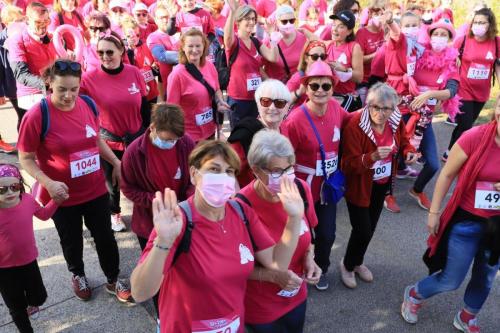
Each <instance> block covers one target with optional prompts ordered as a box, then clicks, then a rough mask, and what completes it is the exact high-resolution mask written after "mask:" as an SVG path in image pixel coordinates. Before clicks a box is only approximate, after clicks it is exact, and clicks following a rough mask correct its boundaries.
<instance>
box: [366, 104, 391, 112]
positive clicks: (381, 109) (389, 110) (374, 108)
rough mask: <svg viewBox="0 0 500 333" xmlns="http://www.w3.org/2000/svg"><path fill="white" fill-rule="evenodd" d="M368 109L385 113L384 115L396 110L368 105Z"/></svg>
mask: <svg viewBox="0 0 500 333" xmlns="http://www.w3.org/2000/svg"><path fill="white" fill-rule="evenodd" d="M368 107H369V108H370V110H371V111H374V112H379V113H384V114H388V113H390V112H392V111H394V108H389V107H382V106H378V105H368Z"/></svg>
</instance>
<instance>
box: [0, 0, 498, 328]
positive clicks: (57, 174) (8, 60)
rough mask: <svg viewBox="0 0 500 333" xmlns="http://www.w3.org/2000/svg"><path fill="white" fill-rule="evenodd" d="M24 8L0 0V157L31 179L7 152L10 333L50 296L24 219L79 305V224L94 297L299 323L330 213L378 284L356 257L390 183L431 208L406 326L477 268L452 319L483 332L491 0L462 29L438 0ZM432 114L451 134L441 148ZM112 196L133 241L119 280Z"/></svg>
mask: <svg viewBox="0 0 500 333" xmlns="http://www.w3.org/2000/svg"><path fill="white" fill-rule="evenodd" d="M38 1H39V2H38ZM38 1H25V0H4V1H2V2H0V10H1V16H0V17H1V28H2V30H1V32H0V45H1V46H2V47H1V50H0V60H1V64H0V65H1V66H0V104H5V103H6V101H7V100H8V101H10V103H11V104H12V106H13V108H14V109H15V111H16V113H17V116H18V120H19V121H18V128H17V129H18V131H19V138H18V142H17V145H16V146H15V147H14V146H11V145H9V144H7V143H6V142H4V141H3V140H1V137H0V151H1V152H4V153H15V152H17V153H18V156H19V162H20V165H21V167H22V169H23V170H24V172H25V175H29V176H31V177H32V178H33V179H34V180H35V184H34V185H33V186H32V188H31V191H29V193H28V192H26V189H25V184H24V180H23V177H22V174H21V172H20V170H19V168H18V167H16V166H15V165H12V164H8V163H3V162H2V163H0V292H1V295H2V297H3V300H4V302H5V304H6V306H7V307H8V309H9V312H10V315H11V316H12V319H13V321H14V323H15V325H16V327H17V328H18V330H19V331H20V332H23V333H24V332H33V328H32V326H31V322H30V317H33V316H36V315H38V314H39V312H40V308H39V307H40V306H41V305H42V304H43V303H44V302H45V300H46V298H47V291H46V289H45V287H44V284H43V277H42V275H41V273H40V269H39V267H38V264H37V256H38V252H37V247H36V242H35V236H34V231H33V225H32V223H33V222H32V221H33V216H36V217H37V218H40V219H42V220H47V219H49V218H52V219H53V221H54V224H55V229H56V231H57V234H58V236H59V238H60V244H61V248H62V254H63V256H64V259H65V261H66V264H67V268H68V270H69V272H70V273H71V276H72V277H71V281H68V282H70V284H71V287H72V289H73V291H74V293H75V295H76V297H78V298H79V299H81V300H82V301H89V300H91V298H92V289H91V286H90V285H89V282H88V280H87V278H86V275H85V268H84V262H83V247H84V245H83V236H82V228H83V224H85V226H86V228H87V229H88V230H89V231H90V234H91V236H92V238H93V240H94V242H95V250H96V252H97V256H98V258H99V264H100V267H101V269H102V271H103V273H104V275H105V276H106V280H107V281H106V284H105V290H106V291H107V292H109V293H110V294H111V295H113V296H114V297H116V298H117V300H118V301H119V302H121V303H125V304H128V305H135V304H137V303H138V302H144V301H147V300H149V299H153V302H154V305H155V311H156V314H157V318H158V319H157V323H158V328H157V329H158V331H159V332H162V333H167V332H176V333H177V332H215V331H217V332H219V331H220V332H233V333H236V332H254V333H267V332H270V333H271V332H273V333H276V332H282V333H294V332H297V333H298V332H302V331H303V330H304V326H305V317H306V308H307V298H308V287H307V285H308V284H310V285H313V286H314V287H315V288H316V289H317V290H318V291H323V290H326V289H328V288H329V284H330V281H331V278H332V275H333V274H332V273H331V272H330V271H331V267H330V266H331V262H330V257H331V256H330V255H331V251H332V247H333V245H334V243H335V236H336V212H337V204H338V203H339V202H340V201H341V200H342V198H344V199H345V202H346V204H347V209H348V213H349V220H350V223H351V226H352V230H351V234H350V236H349V240H348V243H347V246H346V249H345V255H344V256H343V258H342V259H341V261H340V262H339V263H338V273H339V276H340V279H341V281H342V282H343V284H344V285H345V286H346V287H347V288H351V289H354V288H356V287H357V284H358V279H359V280H361V281H364V282H367V283H369V282H372V281H373V280H374V279H375V278H376V277H374V275H373V273H372V272H371V270H370V269H369V267H368V266H369V265H367V264H366V263H365V255H366V252H367V251H368V248H369V245H370V242H371V239H372V237H373V235H374V233H375V231H376V226H377V223H378V221H379V219H380V217H381V213H382V210H383V209H384V208H385V209H387V210H388V211H390V212H392V213H400V212H401V207H400V206H399V204H398V202H397V198H396V197H395V195H394V193H395V191H394V188H395V186H396V185H397V179H404V178H409V179H414V183H413V185H412V187H411V189H410V190H409V192H408V195H409V196H410V197H411V198H413V199H414V202H415V204H417V205H418V206H420V207H421V208H422V209H423V210H425V211H426V213H427V214H428V217H427V221H428V223H427V225H428V229H429V238H428V249H427V251H426V253H425V254H424V262H425V264H426V265H427V266H428V268H429V273H430V274H429V276H427V277H425V278H423V279H422V280H420V281H418V282H416V283H414V284H410V285H409V286H408V287H407V288H406V289H405V290H404V293H403V290H402V291H401V292H402V294H403V295H404V296H403V302H402V306H401V315H402V317H403V319H404V320H405V321H406V322H408V323H410V324H416V323H417V319H418V312H419V310H420V308H421V307H422V305H423V303H424V301H425V300H426V299H428V298H430V297H432V296H434V295H437V294H439V293H443V292H446V291H451V290H454V289H457V288H458V287H459V286H460V285H461V284H462V282H463V281H464V280H465V278H466V275H467V272H468V270H469V268H470V267H471V266H472V276H471V278H470V281H469V282H468V286H467V289H466V291H465V296H464V304H463V306H462V309H461V310H460V311H459V312H458V313H457V314H456V316H455V318H454V320H453V326H454V327H455V328H457V329H458V330H460V331H462V332H466V333H477V332H480V328H479V325H478V321H477V315H478V313H479V312H480V310H481V308H482V306H483V304H484V302H485V301H486V299H487V297H488V294H489V292H490V290H491V288H492V285H493V282H494V280H495V276H496V274H497V272H498V270H499V268H500V261H499V257H500V168H498V165H500V96H499V97H498V98H497V99H496V102H495V106H494V109H495V111H494V115H493V117H492V119H491V121H489V122H487V123H485V124H482V125H479V126H476V127H473V125H474V122H475V121H476V120H477V118H478V116H479V114H480V113H481V110H482V109H483V107H484V105H485V103H486V102H487V101H488V100H489V98H490V95H491V85H492V83H494V82H495V81H496V82H497V83H498V84H500V37H498V30H497V22H496V18H495V13H494V12H493V11H492V10H491V9H490V8H488V7H487V5H486V4H485V3H483V2H477V3H473V4H470V5H471V8H470V15H469V17H468V18H467V22H464V24H463V25H462V26H460V27H457V28H455V25H457V22H456V20H455V18H454V15H453V11H452V6H451V0H441V1H439V0H437V1H435V0H406V1H389V0H371V1H369V4H368V5H367V7H366V8H362V7H361V5H360V3H359V2H358V1H357V0H338V1H329V2H328V1H326V0H304V1H302V2H300V3H297V2H296V1H294V0H278V1H274V0H248V1H247V0H244V1H240V0H225V1H224V0H206V1H201V0H200V1H195V0H176V1H174V0H158V1H152V0H137V2H134V1H131V0H130V1H129V0H111V1H109V0H91V1H86V0H81V1H79V0H54V2H53V3H52V1H51V0H38ZM436 112H442V113H445V114H446V115H447V117H448V119H447V122H448V123H450V124H452V125H454V126H455V128H454V130H453V133H452V135H451V138H450V143H449V147H448V150H446V151H443V152H439V151H438V147H437V143H436V137H435V134H434V131H433V117H434V114H435V113H436ZM225 119H226V120H228V126H229V132H230V133H229V135H227V132H225V131H223V129H224V120H225ZM226 126H227V123H226ZM440 160H441V161H442V162H444V164H443V166H441V164H440ZM415 163H417V164H421V165H422V168H421V169H420V170H417V169H416V168H413V167H412V166H411V165H413V164H415ZM440 169H441V172H440V174H439V176H438V178H437V181H436V185H435V189H434V194H433V196H432V198H431V199H429V197H428V196H427V195H426V194H425V191H424V190H425V188H426V186H427V185H428V184H429V182H430V181H431V180H432V179H433V178H434V176H435V175H436V173H438V171H439V170H440ZM455 179H456V186H455V187H454V188H453V189H452V187H451V184H452V182H454V181H455ZM451 189H452V196H451V198H450V199H449V200H448V201H447V202H445V197H446V195H447V193H448V192H449V191H450V190H451ZM122 194H123V195H124V196H125V197H126V198H128V199H129V200H130V201H131V202H132V203H133V212H132V218H131V230H132V232H133V233H135V234H136V236H137V241H138V244H139V246H140V249H141V250H142V255H141V257H140V258H138V264H137V266H136V267H135V269H134V271H133V273H132V275H131V277H130V283H129V282H128V279H126V278H122V277H121V276H120V257H119V249H118V245H117V242H116V239H115V235H114V232H120V231H125V230H126V229H127V226H126V225H125V223H124V222H123V221H122V217H121V207H120V197H121V195H122ZM443 207H444V208H443Z"/></svg>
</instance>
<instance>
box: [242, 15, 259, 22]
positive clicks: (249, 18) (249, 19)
mask: <svg viewBox="0 0 500 333" xmlns="http://www.w3.org/2000/svg"><path fill="white" fill-rule="evenodd" d="M243 21H248V22H257V18H256V17H255V16H251V17H248V16H247V17H244V18H243Z"/></svg>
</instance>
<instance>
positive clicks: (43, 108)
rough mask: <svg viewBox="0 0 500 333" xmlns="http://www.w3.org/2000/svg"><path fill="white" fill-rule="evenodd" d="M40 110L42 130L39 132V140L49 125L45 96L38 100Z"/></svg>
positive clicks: (41, 140) (43, 136) (47, 130)
mask: <svg viewBox="0 0 500 333" xmlns="http://www.w3.org/2000/svg"><path fill="white" fill-rule="evenodd" d="M40 111H41V112H42V131H41V132H40V142H43V140H45V137H46V136H47V133H48V132H49V127H50V114H49V103H48V102H47V99H46V98H45V97H44V98H42V100H41V101H40Z"/></svg>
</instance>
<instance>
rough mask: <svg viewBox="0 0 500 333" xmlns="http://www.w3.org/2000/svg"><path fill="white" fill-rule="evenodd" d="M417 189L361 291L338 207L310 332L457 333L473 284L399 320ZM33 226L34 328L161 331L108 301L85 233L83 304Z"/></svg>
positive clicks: (416, 254) (48, 241)
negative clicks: (351, 284) (89, 291)
mask: <svg viewBox="0 0 500 333" xmlns="http://www.w3.org/2000/svg"><path fill="white" fill-rule="evenodd" d="M0 119H1V121H0V133H1V134H2V136H3V138H4V139H5V140H6V141H9V142H11V143H15V142H16V140H17V134H16V131H15V124H16V115H15V112H14V111H13V110H12V109H11V108H9V106H8V105H7V106H5V105H4V106H0ZM433 125H434V129H435V131H436V135H437V139H438V145H439V149H440V151H441V152H442V151H443V149H444V148H445V146H446V145H447V143H448V139H449V136H450V133H451V131H452V127H450V126H449V125H446V124H444V123H440V122H435V123H434V124H433ZM0 161H2V162H3V161H9V162H17V157H16V156H15V155H5V154H1V153H0ZM411 184H412V183H411V181H409V180H402V181H398V183H397V186H396V196H397V198H398V201H399V203H400V205H401V208H402V210H403V211H402V213H400V214H393V213H389V212H387V211H384V212H383V214H382V216H381V218H380V222H379V225H378V228H377V231H376V233H375V236H374V238H373V240H372V243H371V245H370V247H369V249H368V253H367V255H366V258H365V264H366V265H367V266H368V267H369V268H370V269H371V270H372V272H373V274H374V277H375V281H374V282H373V283H370V284H366V283H363V282H360V281H358V287H357V288H356V289H355V290H350V289H347V288H345V287H344V286H343V285H342V283H341V282H340V277H339V270H338V263H339V261H340V259H341V258H342V256H343V255H344V252H345V247H346V243H347V240H348V237H349V233H350V230H351V227H350V224H349V218H348V215H347V209H346V207H345V203H344V202H341V203H340V204H339V208H338V212H337V240H336V242H335V245H334V247H333V251H332V255H331V261H332V266H331V269H330V271H329V273H328V276H329V278H330V288H329V289H328V290H327V291H323V292H319V291H317V290H315V289H314V288H311V289H310V294H309V299H308V305H307V306H308V309H307V321H306V329H305V332H308V333H312V332H339V333H364V332H383V333H401V332H419V333H420V332H422V333H424V332H429V333H431V332H432V333H434V332H437V333H446V332H456V330H455V329H454V328H453V326H452V322H453V317H454V315H455V313H456V311H458V310H459V309H460V308H461V306H462V302H463V301H462V299H463V293H464V290H465V286H466V283H467V280H466V281H465V283H464V284H463V285H462V286H461V288H460V289H459V290H457V291H455V292H451V293H447V294H444V295H438V296H436V297H434V298H432V299H430V300H428V301H426V302H425V305H424V306H423V308H422V310H421V312H420V321H419V323H418V324H417V325H409V324H407V323H406V322H404V321H403V319H402V318H401V315H400V314H399V310H400V305H401V301H402V295H403V290H404V288H405V286H407V285H409V284H411V283H414V282H416V281H417V280H419V279H421V278H423V277H425V276H426V274H427V271H426V267H425V266H424V264H423V262H422V261H421V257H422V254H423V252H424V250H425V240H426V237H427V231H426V227H425V223H426V216H427V215H426V213H425V212H424V211H423V210H422V209H420V208H419V207H418V206H417V204H416V203H415V202H414V201H413V199H411V198H410V197H409V196H408V194H407V191H408V189H409V188H410V187H411ZM433 186H434V183H433V182H432V183H431V184H429V185H428V187H427V188H426V192H427V193H428V195H429V196H430V195H431V194H432V190H433ZM123 207H124V214H125V215H126V222H128V220H129V218H130V216H129V215H130V212H131V205H130V203H128V202H126V201H124V202H123ZM127 215H128V216H127ZM34 225H35V230H36V231H35V234H36V239H37V244H38V249H39V252H40V255H39V258H38V261H39V265H40V268H41V271H42V276H43V278H44V282H45V286H46V288H47V291H48V294H49V298H48V300H47V302H46V303H45V304H44V305H43V307H42V311H41V315H40V318H39V319H37V320H35V321H33V326H34V328H35V332H86V333H91V332H122V333H127V332H154V330H155V323H154V320H153V317H152V316H151V304H150V303H146V304H142V305H138V306H135V307H125V306H123V305H121V304H118V303H117V302H116V301H115V300H114V299H113V298H112V297H110V296H109V295H107V294H106V293H105V291H104V288H103V284H104V283H105V278H104V276H103V274H102V272H101V270H100V268H99V264H98V261H97V256H96V254H95V250H94V249H93V244H92V240H91V238H90V237H89V235H88V232H87V231H85V232H84V235H85V239H86V242H85V250H84V261H85V264H86V274H87V276H88V278H89V280H90V283H91V285H92V287H93V288H94V292H93V295H94V296H93V298H92V300H91V301H89V302H81V301H79V300H78V299H76V298H75V297H74V296H73V293H72V291H71V285H70V278H71V275H70V273H69V272H68V271H67V269H66V265H65V262H64V259H63V257H62V253H61V249H60V245H59V238H58V236H57V233H56V230H55V228H54V225H53V223H52V222H51V221H48V222H41V221H36V222H35V224H34ZM117 240H118V245H119V248H120V258H121V275H122V276H123V277H127V276H129V275H130V272H131V271H132V269H133V268H134V266H135V264H136V261H137V258H138V256H139V254H140V251H139V245H138V243H137V240H136V238H135V235H134V234H133V233H132V232H125V233H120V234H118V235H117ZM496 280H497V281H496V284H495V286H494V287H493V290H492V292H491V294H490V297H489V299H488V300H487V302H486V304H485V305H484V308H483V311H482V312H481V314H480V316H479V322H480V325H481V327H482V332H484V333H499V332H500V286H499V283H498V282H499V281H498V280H500V274H499V275H497V278H496ZM4 332H15V327H14V325H13V324H12V322H11V319H10V316H9V315H8V311H7V309H6V307H5V305H4V304H3V303H2V301H1V300H0V333H4Z"/></svg>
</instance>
